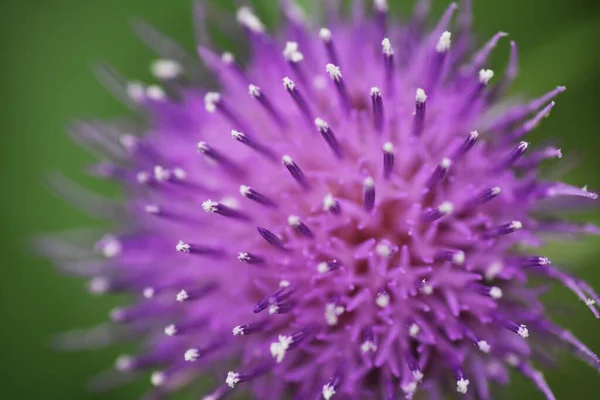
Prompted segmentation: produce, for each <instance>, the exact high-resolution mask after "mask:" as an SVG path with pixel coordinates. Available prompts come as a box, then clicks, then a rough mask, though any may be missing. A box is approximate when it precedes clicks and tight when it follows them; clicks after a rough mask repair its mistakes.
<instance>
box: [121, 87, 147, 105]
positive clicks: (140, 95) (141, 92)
mask: <svg viewBox="0 0 600 400" xmlns="http://www.w3.org/2000/svg"><path fill="white" fill-rule="evenodd" d="M125 90H126V91H127V95H128V96H129V97H131V99H132V100H133V101H137V102H139V101H142V100H144V98H145V97H146V88H145V87H144V84H143V83H141V82H127V88H126V89H125Z"/></svg>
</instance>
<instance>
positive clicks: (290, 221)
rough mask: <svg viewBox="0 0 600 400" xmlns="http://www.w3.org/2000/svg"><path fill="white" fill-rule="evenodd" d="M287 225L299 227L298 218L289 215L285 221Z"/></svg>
mask: <svg viewBox="0 0 600 400" xmlns="http://www.w3.org/2000/svg"><path fill="white" fill-rule="evenodd" d="M287 222H288V225H289V226H293V227H296V226H299V225H300V217H298V216H297V215H290V216H289V217H288V219H287Z"/></svg>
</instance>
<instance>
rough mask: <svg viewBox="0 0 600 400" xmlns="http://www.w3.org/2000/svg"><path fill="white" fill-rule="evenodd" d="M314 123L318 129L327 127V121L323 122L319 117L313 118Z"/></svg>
mask: <svg viewBox="0 0 600 400" xmlns="http://www.w3.org/2000/svg"><path fill="white" fill-rule="evenodd" d="M315 125H316V126H317V128H319V129H327V128H329V125H327V122H325V121H324V120H322V119H321V118H315Z"/></svg>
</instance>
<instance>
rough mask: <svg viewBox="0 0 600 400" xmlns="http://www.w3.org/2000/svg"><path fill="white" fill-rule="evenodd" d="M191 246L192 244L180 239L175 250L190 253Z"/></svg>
mask: <svg viewBox="0 0 600 400" xmlns="http://www.w3.org/2000/svg"><path fill="white" fill-rule="evenodd" d="M190 248H191V246H190V245H189V244H187V243H185V242H184V241H183V240H180V241H179V242H177V244H176V245H175V250H177V251H180V252H182V253H189V252H190Z"/></svg>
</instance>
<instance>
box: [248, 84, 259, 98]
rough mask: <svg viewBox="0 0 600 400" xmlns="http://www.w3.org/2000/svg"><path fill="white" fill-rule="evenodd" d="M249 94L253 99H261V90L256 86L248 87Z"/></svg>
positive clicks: (250, 85)
mask: <svg viewBox="0 0 600 400" xmlns="http://www.w3.org/2000/svg"><path fill="white" fill-rule="evenodd" d="M248 93H249V94H250V96H252V97H259V96H260V88H259V87H258V86H256V85H253V84H249V85H248Z"/></svg>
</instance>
